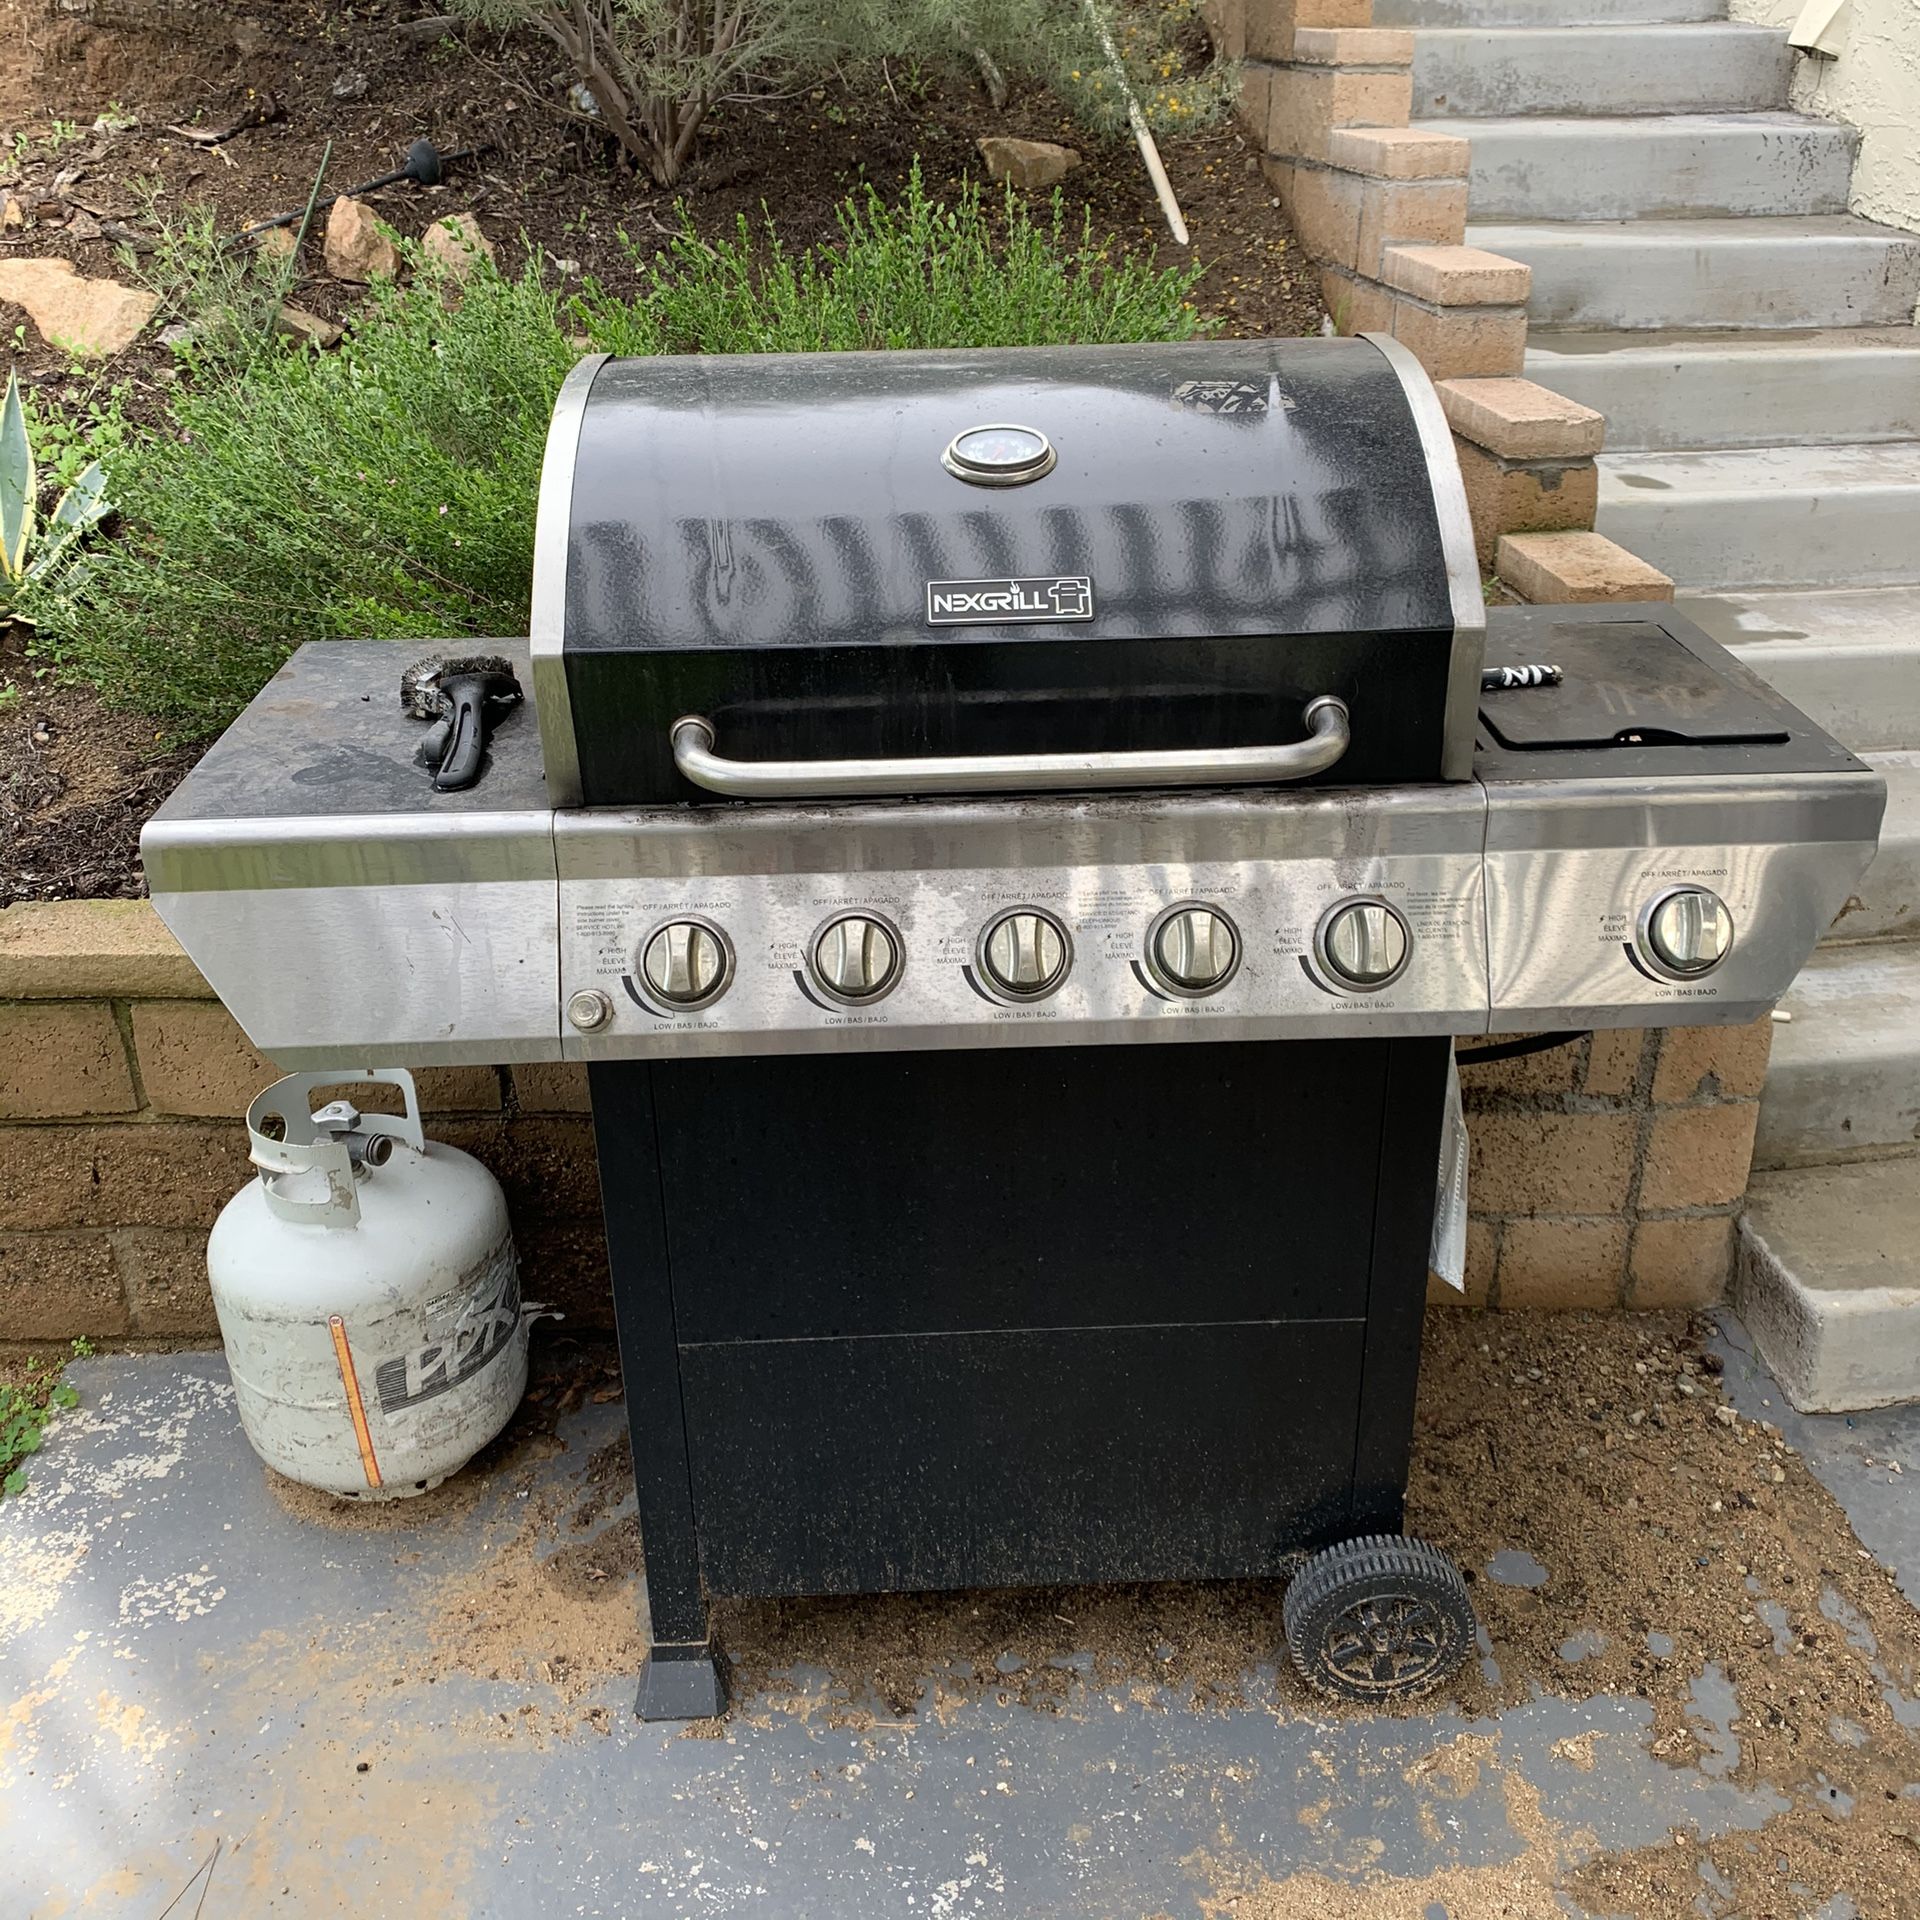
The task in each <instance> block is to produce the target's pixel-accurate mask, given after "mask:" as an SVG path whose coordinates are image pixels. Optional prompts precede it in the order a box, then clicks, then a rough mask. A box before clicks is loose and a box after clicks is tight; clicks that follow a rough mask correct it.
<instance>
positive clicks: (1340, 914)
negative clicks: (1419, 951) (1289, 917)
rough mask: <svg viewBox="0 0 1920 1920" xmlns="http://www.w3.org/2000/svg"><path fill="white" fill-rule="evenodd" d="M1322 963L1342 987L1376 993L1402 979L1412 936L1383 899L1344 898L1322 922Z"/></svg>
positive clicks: (1403, 922) (1398, 916) (1411, 943)
mask: <svg viewBox="0 0 1920 1920" xmlns="http://www.w3.org/2000/svg"><path fill="white" fill-rule="evenodd" d="M1319 945H1320V962H1321V964H1322V965H1323V966H1324V967H1325V968H1326V970H1327V971H1328V972H1329V973H1330V974H1332V975H1333V977H1334V979H1335V980H1336V981H1337V982H1338V983H1339V984H1340V985H1341V986H1343V987H1358V988H1360V989H1361V990H1362V991H1363V992H1368V993H1370V992H1373V991H1374V990H1376V989H1377V988H1380V987H1384V986H1386V985H1388V984H1389V983H1390V982H1392V981H1395V980H1397V979H1399V977H1400V975H1401V973H1402V972H1403V971H1404V970H1405V967H1406V964H1407V955H1408V953H1409V952H1410V951H1411V950H1412V947H1413V936H1412V935H1411V934H1410V933H1408V931H1407V923H1406V922H1405V921H1404V920H1402V919H1401V918H1400V915H1399V913H1398V911H1397V910H1396V909H1394V908H1392V907H1390V906H1388V905H1387V903H1386V902H1385V901H1384V900H1343V901H1342V902H1341V903H1340V905H1339V906H1337V907H1335V908H1334V909H1333V910H1332V912H1330V913H1329V914H1328V915H1327V916H1326V918H1325V919H1324V920H1322V921H1321V922H1320V939H1319Z"/></svg>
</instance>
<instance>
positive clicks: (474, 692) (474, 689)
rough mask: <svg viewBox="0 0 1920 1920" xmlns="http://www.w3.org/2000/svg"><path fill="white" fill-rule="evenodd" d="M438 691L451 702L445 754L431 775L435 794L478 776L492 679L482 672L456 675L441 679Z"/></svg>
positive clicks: (467, 784)
mask: <svg viewBox="0 0 1920 1920" xmlns="http://www.w3.org/2000/svg"><path fill="white" fill-rule="evenodd" d="M440 690H441V692H442V693H444V694H445V695H446V696H447V698H448V700H449V701H451V702H452V704H453V717H452V728H453V731H452V732H451V734H450V735H449V736H448V739H447V751H446V756H445V757H444V758H443V759H442V760H441V762H440V767H439V771H438V772H436V773H435V774H434V776H433V789H434V791H435V792H436V793H458V792H459V791H460V790H461V789H462V788H463V787H470V786H472V785H473V783H474V782H475V781H476V780H478V779H479V778H480V762H481V760H482V759H483V758H484V757H485V755H486V751H487V699H488V696H489V695H490V694H491V692H492V691H493V682H492V679H491V677H490V676H488V675H485V674H478V673H472V674H459V675H456V676H455V677H454V678H453V679H450V680H444V681H442V682H441V685H440Z"/></svg>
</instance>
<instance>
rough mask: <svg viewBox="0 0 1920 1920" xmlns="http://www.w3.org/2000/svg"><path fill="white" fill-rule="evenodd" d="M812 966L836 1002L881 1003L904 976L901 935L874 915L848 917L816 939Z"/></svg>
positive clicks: (818, 983) (829, 925) (834, 922)
mask: <svg viewBox="0 0 1920 1920" xmlns="http://www.w3.org/2000/svg"><path fill="white" fill-rule="evenodd" d="M808 964H809V967H810V968H811V970H812V973H813V979H814V984H815V985H816V986H817V987H819V988H820V989H821V991H822V992H824V993H826V994H828V995H830V996H831V997H832V998H833V999H835V1000H850V1001H862V1000H878V999H879V998H880V996H881V995H882V994H883V993H885V992H886V991H887V990H888V989H889V988H890V987H891V986H892V985H893V983H894V981H895V980H897V979H898V978H899V975H900V940H899V936H898V935H897V934H896V933H895V932H894V930H893V929H892V928H891V927H890V926H888V925H887V923H886V922H885V921H884V920H878V919H875V918H874V917H873V916H872V915H870V914H864V913H849V914H845V915H843V916H842V917H841V918H840V919H838V920H831V921H829V922H828V923H827V925H826V926H824V927H823V928H821V930H820V932H819V933H818V934H816V935H815V936H814V942H813V951H812V952H811V953H810V954H809V955H808Z"/></svg>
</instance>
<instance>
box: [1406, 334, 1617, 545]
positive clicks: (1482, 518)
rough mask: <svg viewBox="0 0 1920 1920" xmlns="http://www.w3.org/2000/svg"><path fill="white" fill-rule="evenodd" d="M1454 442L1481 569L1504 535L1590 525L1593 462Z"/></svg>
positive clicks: (1596, 485) (1596, 479)
mask: <svg viewBox="0 0 1920 1920" xmlns="http://www.w3.org/2000/svg"><path fill="white" fill-rule="evenodd" d="M1398 311H1399V310H1398V309H1397V308H1396V309H1395V312H1396V315H1397V314H1398ZM1453 444H1454V450H1455V451H1456V452H1457V453H1458V454H1459V456H1460V479H1461V483H1462V484H1463V485H1464V487H1465V488H1466V493H1467V511H1468V512H1469V513H1470V514H1471V515H1472V516H1473V533H1474V542H1475V546H1476V548H1477V550H1478V553H1479V557H1480V565H1481V566H1482V567H1483V568H1488V569H1490V568H1492V566H1493V565H1494V555H1495V553H1496V551H1497V550H1498V547H1499V541H1500V536H1501V535H1502V534H1503V533H1507V532H1510V531H1518V532H1524V533H1534V532H1549V533H1551V532H1558V531H1559V530H1560V529H1562V528H1566V527H1590V526H1592V525H1593V514H1594V507H1595V504H1596V503H1597V501H1598V498H1599V492H1600V475H1599V471H1598V469H1597V468H1596V467H1595V466H1594V464H1593V462H1592V460H1590V459H1579V460H1506V459H1503V458H1502V457H1501V456H1500V455H1498V454H1493V453H1489V452H1487V450H1486V449H1485V448H1484V447H1479V446H1476V445H1475V444H1474V443H1473V442H1472V441H1471V440H1462V439H1459V438H1458V437H1456V438H1455V440H1454V443H1453Z"/></svg>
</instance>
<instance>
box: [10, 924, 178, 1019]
mask: <svg viewBox="0 0 1920 1920" xmlns="http://www.w3.org/2000/svg"><path fill="white" fill-rule="evenodd" d="M159 996H165V997H168V998H173V999H205V1000H211V999H212V998H213V989H212V988H211V987H210V986H208V985H207V983H206V981H204V980H203V979H202V978H201V977H200V970H199V968H198V967H196V966H195V965H194V964H193V962H192V961H191V960H189V959H188V958H187V956H186V954H185V953H184V952H182V951H181V947H180V943H179V942H178V941H177V940H176V939H175V938H174V937H173V935H172V934H170V933H169V932H168V931H167V929H166V927H165V925H164V924H163V923H162V921H161V919H160V916H159V915H158V914H157V913H155V912H154V910H153V903H152V902H151V901H149V900H47V901H35V902H30V903H26V904H23V905H20V906H14V907H9V908H7V910H6V911H5V912H4V913H0V1000H40V999H47V1000H93V999H108V998H112V999H120V1000H145V999H153V998H155V997H159Z"/></svg>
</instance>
